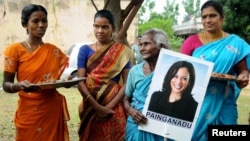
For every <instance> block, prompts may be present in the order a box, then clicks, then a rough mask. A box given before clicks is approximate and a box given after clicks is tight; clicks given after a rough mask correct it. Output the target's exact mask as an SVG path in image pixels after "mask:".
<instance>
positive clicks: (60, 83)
mask: <svg viewBox="0 0 250 141" xmlns="http://www.w3.org/2000/svg"><path fill="white" fill-rule="evenodd" d="M85 79H86V77H75V78H72V79H70V80H68V79H60V80H49V81H45V82H39V83H36V84H32V85H30V87H39V88H40V89H54V88H60V87H67V88H69V87H71V86H73V85H76V84H77V83H78V82H80V81H83V80H85Z"/></svg>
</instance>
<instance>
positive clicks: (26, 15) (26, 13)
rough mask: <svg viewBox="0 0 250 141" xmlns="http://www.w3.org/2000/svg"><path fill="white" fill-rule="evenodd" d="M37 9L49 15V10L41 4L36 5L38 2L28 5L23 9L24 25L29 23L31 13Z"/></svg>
mask: <svg viewBox="0 0 250 141" xmlns="http://www.w3.org/2000/svg"><path fill="white" fill-rule="evenodd" d="M36 11H42V12H44V13H45V15H46V16H47V15H48V13H47V10H46V9H45V8H44V7H43V6H41V5H36V4H30V5H27V6H25V7H24V8H23V10H22V17H21V23H22V26H23V27H24V26H26V25H27V24H28V21H29V18H30V15H31V14H32V13H33V12H36Z"/></svg>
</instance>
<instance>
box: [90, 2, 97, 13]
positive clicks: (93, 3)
mask: <svg viewBox="0 0 250 141" xmlns="http://www.w3.org/2000/svg"><path fill="white" fill-rule="evenodd" d="M91 3H92V5H93V6H94V7H95V10H96V11H98V8H97V6H96V4H95V2H94V0H91Z"/></svg>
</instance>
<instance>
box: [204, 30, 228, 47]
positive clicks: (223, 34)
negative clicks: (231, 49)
mask: <svg viewBox="0 0 250 141" xmlns="http://www.w3.org/2000/svg"><path fill="white" fill-rule="evenodd" d="M203 34H204V38H205V44H207V43H208V41H207V36H206V32H205V31H204V32H203ZM224 36H225V32H224V31H222V36H221V37H220V38H219V39H221V38H224ZM212 41H214V40H212Z"/></svg>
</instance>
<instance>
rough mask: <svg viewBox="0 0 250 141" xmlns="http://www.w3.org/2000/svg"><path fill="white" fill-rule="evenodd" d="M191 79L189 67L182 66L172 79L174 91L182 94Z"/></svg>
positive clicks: (171, 83)
mask: <svg viewBox="0 0 250 141" xmlns="http://www.w3.org/2000/svg"><path fill="white" fill-rule="evenodd" d="M189 79H190V75H189V72H188V69H187V68H185V67H183V68H180V69H179V70H178V71H177V73H176V74H175V76H174V77H173V78H172V79H171V81H170V85H171V88H172V92H174V93H180V94H182V93H183V92H184V91H185V89H186V88H187V86H188V83H189Z"/></svg>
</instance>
